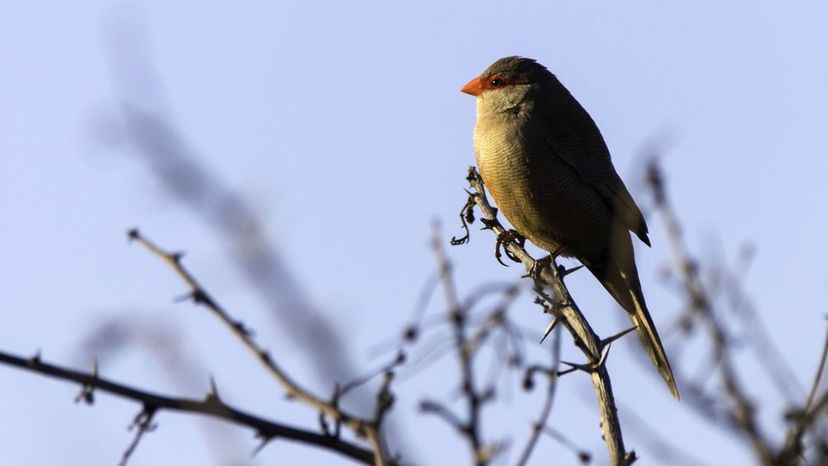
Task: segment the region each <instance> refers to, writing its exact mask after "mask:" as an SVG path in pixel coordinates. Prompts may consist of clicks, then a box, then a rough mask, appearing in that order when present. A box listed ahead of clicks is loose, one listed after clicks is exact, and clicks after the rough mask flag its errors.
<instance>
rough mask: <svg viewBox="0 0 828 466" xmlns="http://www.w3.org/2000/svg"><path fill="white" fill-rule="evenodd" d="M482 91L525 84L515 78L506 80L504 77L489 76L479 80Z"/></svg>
mask: <svg viewBox="0 0 828 466" xmlns="http://www.w3.org/2000/svg"><path fill="white" fill-rule="evenodd" d="M480 81H481V84H482V85H483V86H482V87H483V90H490V89H499V88H501V87H506V86H514V85H515V84H525V83H524V82H523V81H522V80H520V79H516V78H507V77H504V76H498V75H494V76H489V77H488V78H481V79H480Z"/></svg>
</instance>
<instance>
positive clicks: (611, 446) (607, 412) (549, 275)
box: [463, 167, 636, 466]
mask: <svg viewBox="0 0 828 466" xmlns="http://www.w3.org/2000/svg"><path fill="white" fill-rule="evenodd" d="M466 179H467V180H468V181H469V184H470V185H471V188H472V190H471V192H470V193H469V196H470V202H469V204H467V206H468V205H470V204H471V200H473V202H474V205H476V206H477V207H478V208H479V209H480V211H481V212H482V214H483V222H484V225H485V226H486V229H490V230H492V232H493V233H494V234H495V235H497V237H498V238H504V237H508V235H509V233H508V232H507V230H506V229H505V228H504V227H503V225H501V224H500V222H499V221H498V220H497V210H496V209H495V208H494V207H492V206H491V204H489V201H488V199H487V198H486V194H485V191H484V187H483V180H482V179H481V178H480V175H479V174H478V173H477V170H476V169H475V168H474V167H469V175H468V177H467V178H466ZM470 209H471V208H470V207H467V208H465V209H464V213H465V214H466V215H465V216H464V217H463V219H464V221H466V220H469V219H473V217H471V216H470V215H469V212H470ZM503 247H504V249H505V250H506V254H507V255H508V256H509V257H510V258H514V259H515V260H518V261H520V262H521V263H522V264H523V265H524V267H525V268H526V271H527V272H529V273H530V274H533V273H535V274H537V276H538V278H537V282H539V283H542V284H545V285H548V286H550V287H551V288H552V290H553V291H554V292H555V298H551V297H549V296H546V295H545V294H544V293H543V292H542V290H541V289H540V287H538V288H537V289H536V291H541V293H540V294H541V297H542V298H543V299H544V300H546V301H547V302H549V304H550V305H551V308H552V309H553V312H556V313H557V314H558V315H556V317H560V318H561V319H562V323H563V324H564V326H565V327H566V328H567V330H568V331H569V333H571V334H572V336H573V338H574V339H575V342H576V344H577V345H578V347H579V348H580V349H581V351H582V352H583V353H584V354H585V355H586V357H587V359H588V361H589V364H588V365H586V366H588V367H586V369H587V370H588V372H589V373H590V375H591V377H592V386H593V389H594V390H595V396H596V398H597V400H598V407H599V410H600V415H601V423H600V424H601V430H602V432H603V437H604V441H605V442H606V445H607V451H608V452H609V459H610V464H611V465H613V466H626V465H629V464H631V463H632V462H633V461H635V459H636V455H635V452H632V451H631V452H629V453H628V452H627V451H626V449H625V448H624V440H623V437H622V434H621V424H620V421H619V419H618V412H617V409H616V406H615V399H614V397H613V394H612V385H611V383H610V377H609V373H608V372H607V370H606V367H605V365H604V364H603V363H604V362H605V359H606V352H605V350H606V349H608V345H606V346H605V344H604V342H602V341H601V339H600V338H599V337H598V336H597V335H596V334H595V332H594V331H593V330H592V327H591V326H590V325H589V322H587V320H586V318H585V317H584V315H583V314H582V313H581V311H580V309H579V308H578V305H577V304H575V301H574V300H573V299H572V296H571V295H570V294H569V290H568V289H567V288H566V285H565V284H564V282H563V276H564V275H565V272H562V271H561V270H560V269H559V267H558V266H557V264H556V263H555V260H554V258H553V259H552V260H551V264H552V267H544V268H542V269H541V270H539V271H538V270H537V269H538V268H539V267H538V265H539V264H538V262H537V261H536V260H535V259H534V258H532V256H530V255H529V253H528V252H526V249H524V248H523V246H522V245H520V244H518V243H517V242H515V241H509V242H504V243H503Z"/></svg>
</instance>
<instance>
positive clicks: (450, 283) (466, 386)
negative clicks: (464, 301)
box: [432, 225, 491, 466]
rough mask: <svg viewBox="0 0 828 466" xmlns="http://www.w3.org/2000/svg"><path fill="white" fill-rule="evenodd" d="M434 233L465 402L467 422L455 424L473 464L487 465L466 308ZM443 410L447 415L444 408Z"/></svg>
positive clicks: (435, 252) (439, 270)
mask: <svg viewBox="0 0 828 466" xmlns="http://www.w3.org/2000/svg"><path fill="white" fill-rule="evenodd" d="M434 230H435V231H434V236H433V239H432V250H433V252H434V256H435V258H436V260H437V270H438V273H439V276H440V281H441V282H442V284H443V293H444V294H445V299H446V304H447V306H448V312H449V317H450V319H451V322H452V328H453V329H454V346H455V348H456V350H457V357H458V359H459V362H460V370H461V378H462V379H461V382H460V384H461V388H462V392H463V397H464V399H465V400H466V415H467V419H466V420H465V421H461V420H459V419H457V420H456V421H455V422H459V426H458V429H459V430H460V432H462V433H463V435H464V436H465V438H466V439H467V441H468V443H469V447H470V448H471V450H472V453H473V457H474V461H475V464H476V465H477V466H485V465H487V464H488V463H489V460H490V459H491V457H490V455H488V454H485V451H484V448H483V439H482V437H481V433H480V411H481V407H482V404H483V402H484V397H483V395H482V394H481V393H480V392H479V390H478V388H477V382H476V380H475V378H474V369H473V366H472V355H473V347H472V346H470V345H469V340H468V336H467V335H466V319H467V318H468V313H467V308H466V307H464V306H461V305H460V303H459V300H458V298H457V291H456V289H455V286H454V279H453V277H452V274H451V263H450V262H449V260H448V258H447V257H446V254H445V251H444V250H443V247H442V242H441V238H440V234H439V227H438V226H437V225H435V227H434ZM443 411H444V412H448V411H447V410H445V409H444V410H443ZM435 412H438V413H440V412H441V411H440V410H437V411H435ZM444 417H445V416H444Z"/></svg>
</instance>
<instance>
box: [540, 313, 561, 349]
mask: <svg viewBox="0 0 828 466" xmlns="http://www.w3.org/2000/svg"><path fill="white" fill-rule="evenodd" d="M557 325H558V318H557V317H555V318H554V319H552V322H549V325H548V326H547V327H546V331H545V332H543V336H542V337H541V339H540V343H543V340H546V337H548V336H549V334H550V333H552V330H554V329H555V327H556V326H557Z"/></svg>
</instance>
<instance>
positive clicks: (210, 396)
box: [205, 375, 222, 405]
mask: <svg viewBox="0 0 828 466" xmlns="http://www.w3.org/2000/svg"><path fill="white" fill-rule="evenodd" d="M205 401H206V402H208V403H215V404H219V405H221V404H222V401H221V397H220V396H219V391H218V387H217V386H216V379H215V378H214V377H213V376H212V375H211V376H210V391H208V392H207V398H206V399H205Z"/></svg>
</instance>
